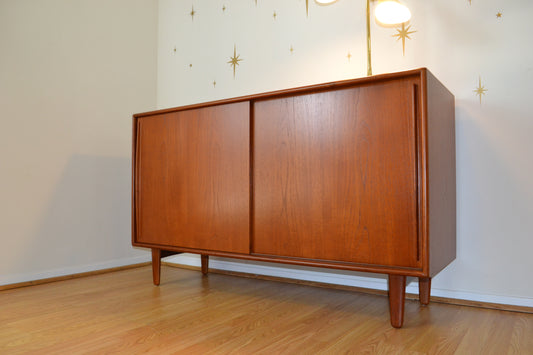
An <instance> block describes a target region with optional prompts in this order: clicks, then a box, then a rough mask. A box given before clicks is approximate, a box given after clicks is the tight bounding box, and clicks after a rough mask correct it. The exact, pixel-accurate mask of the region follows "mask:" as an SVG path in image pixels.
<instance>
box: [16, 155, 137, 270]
mask: <svg viewBox="0 0 533 355" xmlns="http://www.w3.org/2000/svg"><path fill="white" fill-rule="evenodd" d="M130 195H131V162H130V159H129V158H126V157H102V156H89V155H73V156H72V157H71V158H70V160H69V161H68V164H67V165H66V168H65V171H64V173H63V176H62V177H61V179H60V181H59V183H58V185H57V187H56V189H55V192H54V193H53V195H52V198H51V200H50V202H49V204H48V207H47V209H46V211H45V212H44V217H43V219H42V221H41V222H40V223H39V224H38V225H37V229H36V234H35V235H34V237H33V238H31V239H30V238H29V239H28V242H29V243H28V244H27V245H26V247H25V250H24V255H19V256H18V258H17V259H15V260H17V262H16V263H20V264H21V265H17V266H15V265H13V267H12V268H11V271H12V272H17V273H18V272H20V270H24V269H28V267H29V269H30V270H28V271H29V272H33V273H35V272H37V271H48V270H54V269H68V268H72V267H79V266H90V265H95V264H102V263H105V262H109V261H110V260H116V259H120V258H126V257H131V256H135V255H139V253H137V254H135V253H134V251H133V249H132V248H131V242H130V230H131V225H130V224H131V222H130V221H131V220H130V208H131V206H130ZM27 264H29V265H27Z"/></svg>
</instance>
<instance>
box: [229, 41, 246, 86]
mask: <svg viewBox="0 0 533 355" xmlns="http://www.w3.org/2000/svg"><path fill="white" fill-rule="evenodd" d="M239 57H240V54H239V55H237V47H236V46H235V45H233V57H230V60H229V61H228V64H230V65H231V66H232V67H233V79H235V68H236V67H237V65H239V62H240V61H241V60H244V59H240V58H239Z"/></svg>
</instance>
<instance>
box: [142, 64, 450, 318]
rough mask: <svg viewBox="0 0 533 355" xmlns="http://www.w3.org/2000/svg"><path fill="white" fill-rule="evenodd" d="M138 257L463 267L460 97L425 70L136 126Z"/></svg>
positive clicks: (169, 114)
mask: <svg viewBox="0 0 533 355" xmlns="http://www.w3.org/2000/svg"><path fill="white" fill-rule="evenodd" d="M132 204H133V216H132V234H133V237H132V242H133V245H134V246H139V247H147V248H151V249H152V260H153V271H154V284H156V285H158V284H159V278H160V276H159V275H160V259H161V257H164V256H167V255H172V254H175V253H180V252H188V253H197V254H200V255H202V258H201V260H202V271H203V272H204V273H207V269H208V256H209V255H214V256H224V257H233V258H240V259H249V260H259V261H272V262H280V263H288V264H297V265H308V266H318V267H327V268H335V269H345V270H354V271H364V272H376V273H384V274H388V275H389V300H390V313H391V324H392V325H393V326H394V327H401V326H402V323H403V308H404V307H403V305H404V297H405V283H406V276H413V277H418V279H419V285H420V286H419V288H420V301H421V302H422V304H428V303H429V295H430V287H431V278H432V277H433V276H434V275H436V274H437V273H438V272H439V271H441V270H442V269H443V268H444V267H446V265H448V264H449V263H450V262H451V261H452V260H454V258H455V243H456V242H455V238H456V212H455V211H456V210H455V125H454V97H453V95H452V94H451V93H450V92H449V91H448V90H447V89H446V88H445V87H444V86H443V85H442V84H441V83H440V82H439V81H438V80H437V79H435V77H434V76H433V75H432V74H431V73H430V72H429V71H428V70H427V69H418V70H411V71H407V72H401V73H393V74H385V75H377V76H372V77H367V78H361V79H354V80H347V81H340V82H334V83H328V84H322V85H314V86H308V87H302V88H296V89H290V90H283V91H276V92H270V93H265V94H258V95H251V96H246V97H239V98H235V99H228V100H221V101H216V102H209V103H205V104H198V105H191V106H185V107H177V108H172V109H167V110H159V111H154V112H148V113H141V114H136V115H134V116H133V199H132Z"/></svg>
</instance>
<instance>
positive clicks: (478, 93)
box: [474, 76, 488, 105]
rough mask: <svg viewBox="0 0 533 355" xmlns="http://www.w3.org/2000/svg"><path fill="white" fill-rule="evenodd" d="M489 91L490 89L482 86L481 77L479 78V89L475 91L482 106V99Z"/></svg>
mask: <svg viewBox="0 0 533 355" xmlns="http://www.w3.org/2000/svg"><path fill="white" fill-rule="evenodd" d="M486 91H488V89H485V86H484V85H481V76H480V77H479V84H478V86H477V88H476V89H475V90H474V92H475V93H476V95H478V96H479V104H480V105H481V97H482V96H483V95H485V92H486Z"/></svg>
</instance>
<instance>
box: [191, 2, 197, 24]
mask: <svg viewBox="0 0 533 355" xmlns="http://www.w3.org/2000/svg"><path fill="white" fill-rule="evenodd" d="M190 15H191V19H192V20H193V21H194V15H196V11H194V6H193V7H192V10H191V13H190Z"/></svg>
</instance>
